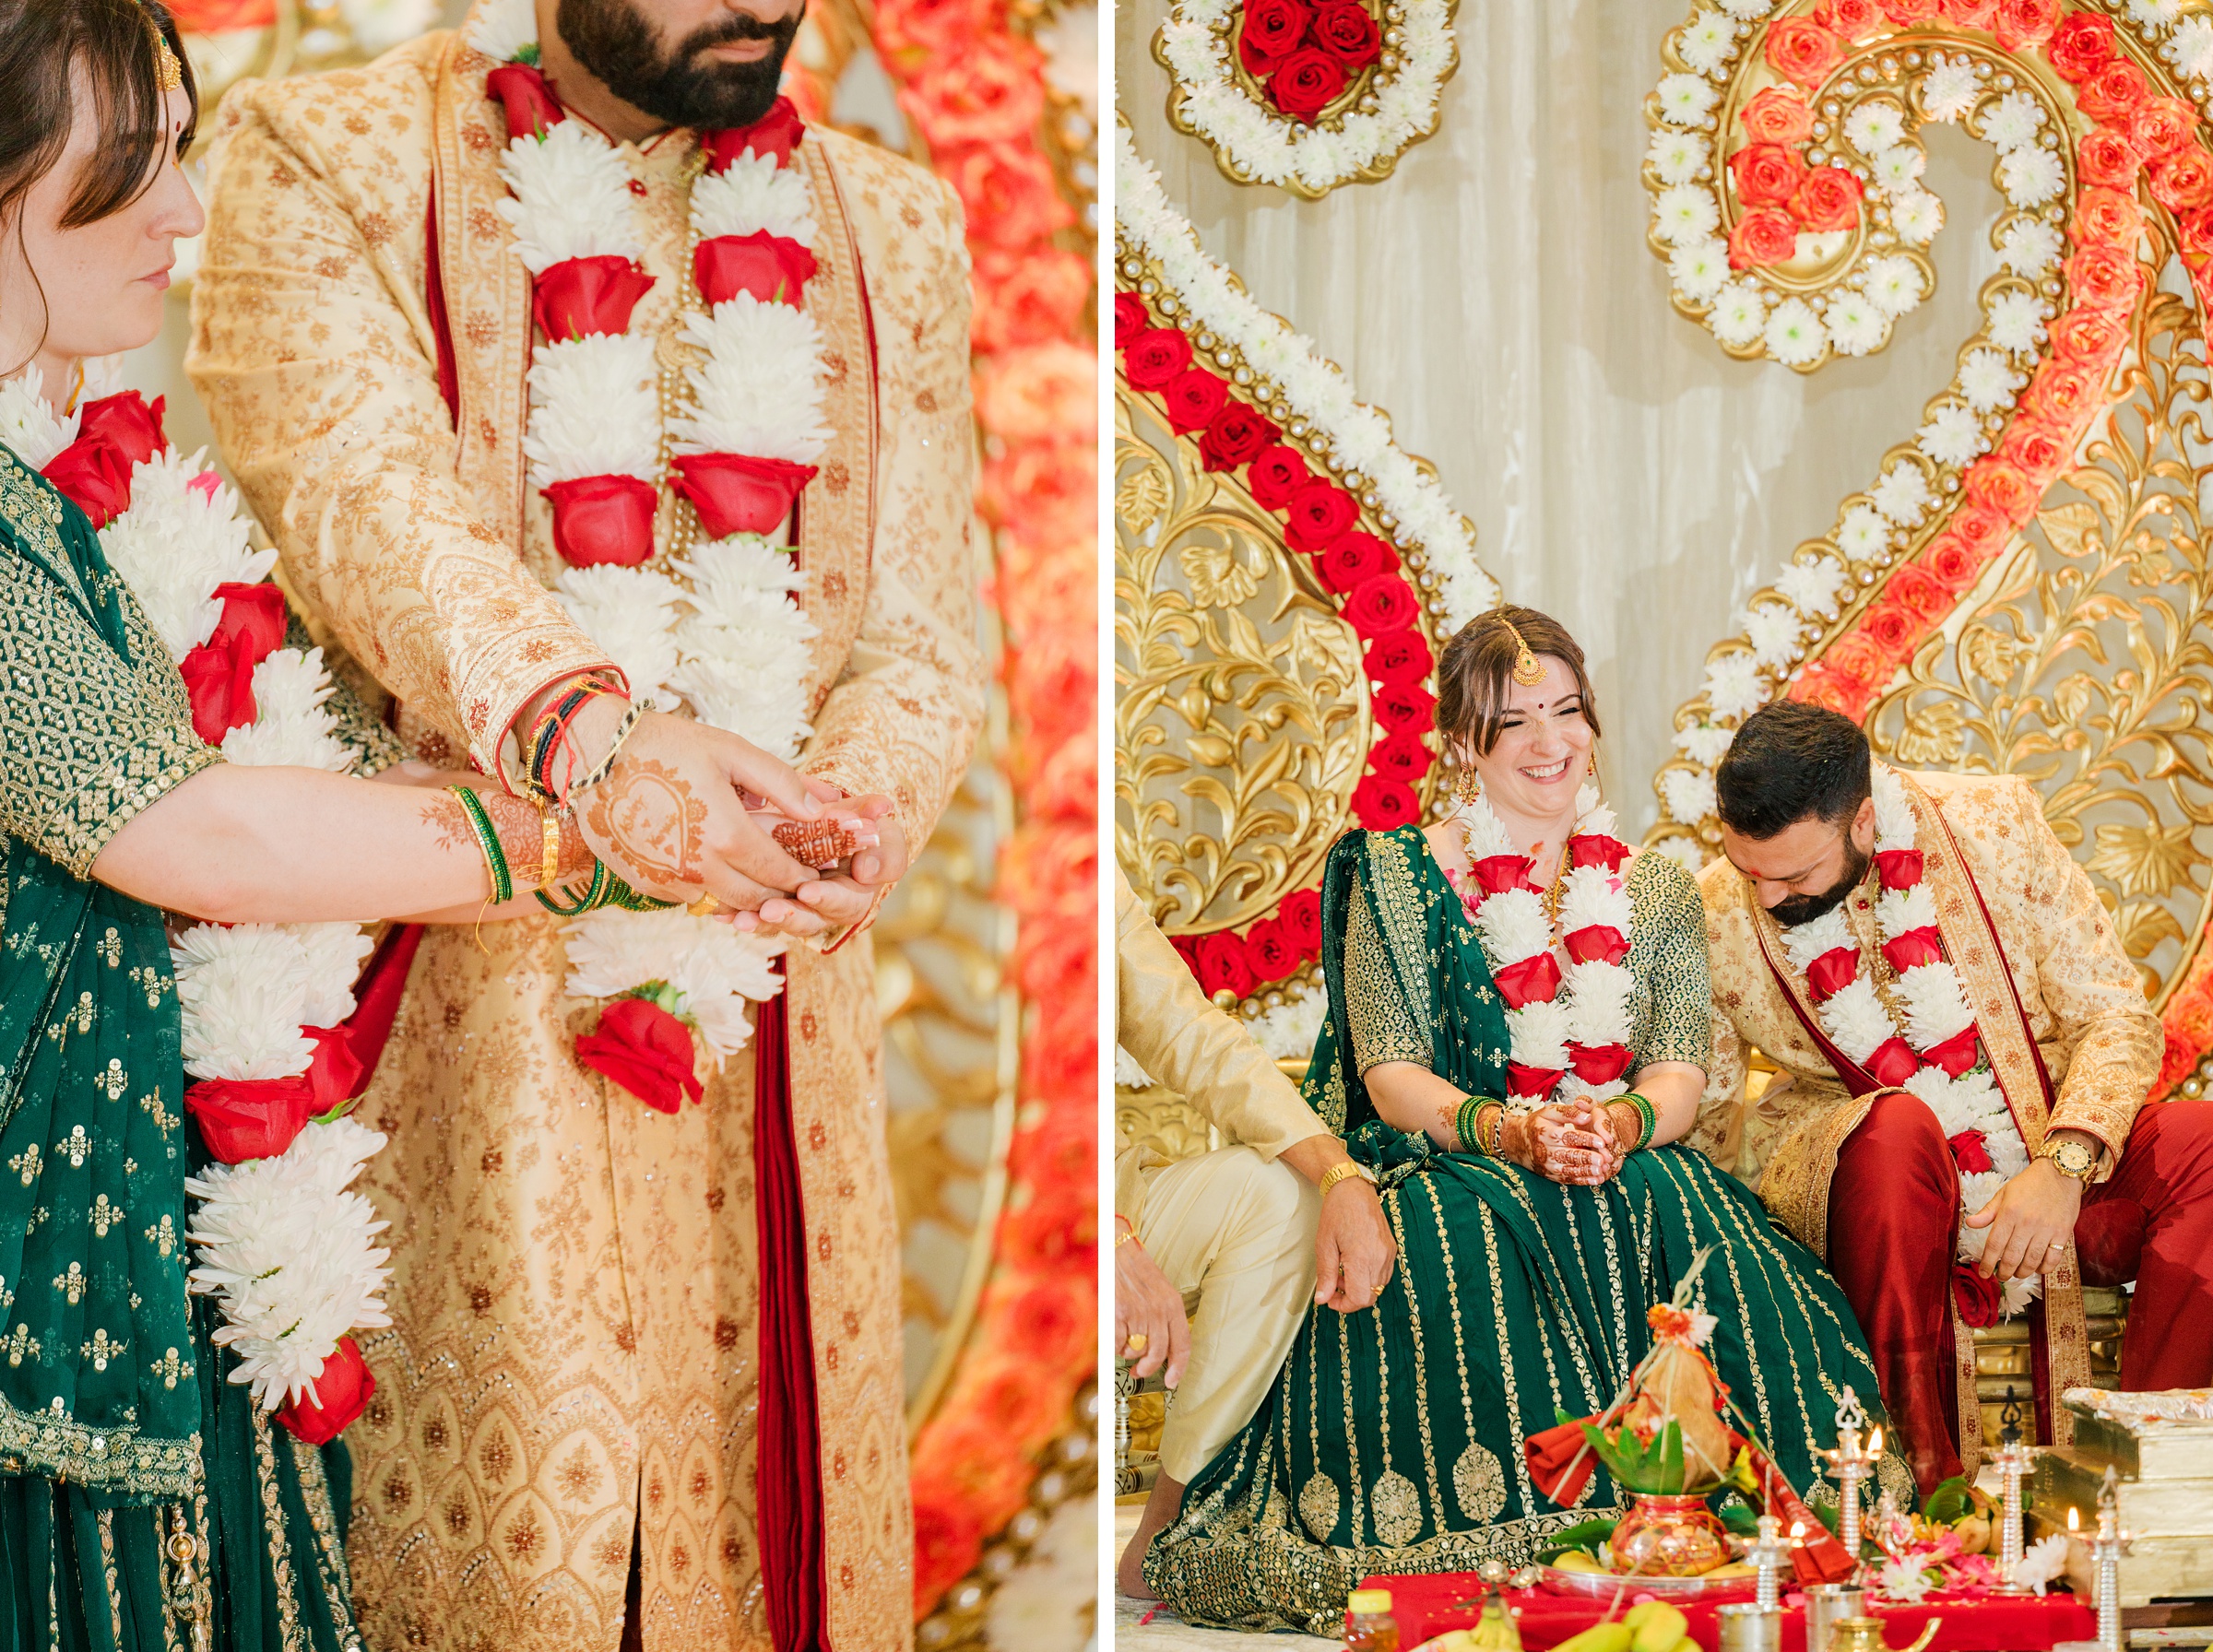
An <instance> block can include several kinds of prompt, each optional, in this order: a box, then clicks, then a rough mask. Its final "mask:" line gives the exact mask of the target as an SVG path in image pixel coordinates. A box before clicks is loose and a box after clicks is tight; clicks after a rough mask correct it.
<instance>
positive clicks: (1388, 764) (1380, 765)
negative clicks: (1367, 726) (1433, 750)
mask: <svg viewBox="0 0 2213 1652" xmlns="http://www.w3.org/2000/svg"><path fill="white" fill-rule="evenodd" d="M1432 761H1435V760H1434V759H1433V758H1432V756H1431V754H1430V750H1429V748H1428V747H1426V746H1425V745H1423V744H1422V737H1421V736H1420V735H1418V734H1414V733H1413V732H1411V731H1408V732H1405V733H1402V734H1394V735H1392V736H1391V737H1390V738H1389V739H1386V740H1379V741H1378V742H1377V743H1376V744H1375V745H1374V746H1371V747H1370V748H1369V749H1368V753H1367V766H1368V767H1369V768H1370V769H1372V770H1374V771H1375V772H1376V773H1379V774H1388V775H1390V776H1391V778H1392V779H1393V780H1407V781H1413V780H1419V779H1420V778H1421V777H1422V776H1423V775H1425V774H1426V773H1429V765H1430V763H1431V762H1432Z"/></svg>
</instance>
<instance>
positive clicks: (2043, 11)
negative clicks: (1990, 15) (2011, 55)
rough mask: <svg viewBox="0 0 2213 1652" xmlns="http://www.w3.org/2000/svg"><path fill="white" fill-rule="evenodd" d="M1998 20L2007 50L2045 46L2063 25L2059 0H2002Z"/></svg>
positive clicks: (1998, 26)
mask: <svg viewBox="0 0 2213 1652" xmlns="http://www.w3.org/2000/svg"><path fill="white" fill-rule="evenodd" d="M1994 23H1995V26H1996V29H1997V36H1998V44H1999V45H2001V46H2003V47H2005V48H2006V51H2008V52H2018V51H2020V50H2022V49H2023V48H2024V47H2027V46H2041V45H2042V44H2043V43H2044V42H2045V41H2048V40H2050V39H2051V38H2052V31H2053V29H2056V28H2058V27H2059V0H1998V5H1997V11H1996V15H1995V17H1994Z"/></svg>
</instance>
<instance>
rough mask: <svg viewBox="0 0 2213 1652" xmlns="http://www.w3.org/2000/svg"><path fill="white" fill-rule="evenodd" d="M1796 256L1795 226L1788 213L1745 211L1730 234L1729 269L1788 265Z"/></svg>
mask: <svg viewBox="0 0 2213 1652" xmlns="http://www.w3.org/2000/svg"><path fill="white" fill-rule="evenodd" d="M1797 254H1798V223H1797V220H1796V219H1794V218H1792V217H1791V215H1790V214H1789V213H1787V212H1783V211H1781V210H1779V209H1778V208H1776V207H1761V208H1760V209H1759V210H1758V211H1757V212H1747V213H1746V214H1745V216H1744V217H1742V218H1738V219H1737V220H1736V228H1735V229H1734V230H1730V231H1729V267H1730V268H1731V269H1758V268H1760V267H1762V266H1766V265H1770V264H1787V263H1788V262H1789V261H1790V260H1791V259H1793V258H1794V257H1796V256H1797Z"/></svg>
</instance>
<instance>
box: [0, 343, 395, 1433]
mask: <svg viewBox="0 0 2213 1652" xmlns="http://www.w3.org/2000/svg"><path fill="white" fill-rule="evenodd" d="M95 376H96V375H94V374H90V373H89V374H88V379H89V380H92V379H94V378H95ZM108 388H109V387H108V386H107V385H105V384H101V385H99V386H98V387H95V385H94V384H92V383H88V385H87V388H86V391H85V394H84V397H83V398H82V399H84V400H96V399H98V398H99V397H100V396H101V395H104V394H107V393H108ZM80 405H81V404H80ZM78 417H79V415H78V413H77V410H75V409H73V410H72V411H71V412H70V413H68V414H67V415H65V416H64V417H61V418H56V417H54V416H53V413H52V412H51V411H50V410H49V409H48V408H47V407H46V405H45V402H44V401H43V399H42V398H41V381H40V377H39V372H38V370H37V368H36V367H32V368H30V369H27V370H26V371H25V372H23V373H21V374H18V376H17V377H16V378H14V379H12V380H10V381H9V382H8V383H7V384H5V385H0V437H5V439H6V440H7V441H8V443H9V444H10V445H11V446H15V447H16V448H17V451H18V453H20V454H22V455H23V457H24V458H25V459H27V460H29V461H30V462H31V463H33V464H37V465H41V466H43V465H44V464H46V463H48V462H49V461H51V460H52V459H53V457H54V455H55V454H59V453H60V452H62V450H63V449H64V448H65V447H67V446H68V445H69V443H71V442H72V441H74V440H75V439H76V436H77V421H78ZM130 501H131V502H130V508H129V509H128V510H126V511H124V512H122V513H118V514H117V515H116V516H115V517H114V519H113V520H112V521H111V522H110V523H109V524H108V525H107V526H105V527H103V528H101V530H100V543H101V550H102V551H104V552H105V553H106V555H107V559H108V563H109V566H111V567H112V568H113V569H114V571H115V572H116V573H117V574H118V575H119V576H121V577H122V578H123V579H124V581H125V582H126V583H127V584H129V585H130V587H131V589H132V592H133V593H134V594H135V595H136V597H137V599H138V604H139V607H140V608H142V609H143V610H144V611H145V613H146V617H147V619H148V622H149V623H150V624H151V625H152V627H153V629H154V631H155V634H156V635H158V636H159V637H160V639H161V643H162V646H164V647H165V648H167V649H168V650H169V652H170V654H171V655H172V656H173V657H174V658H175V659H176V660H177V661H178V662H179V663H182V662H183V658H184V656H185V655H188V654H190V653H191V652H192V651H193V650H194V649H195V648H197V647H199V646H200V645H201V644H202V643H206V642H207V641H208V639H209V638H210V637H212V636H213V635H214V633H215V630H216V626H217V624H218V623H219V621H220V619H222V614H223V607H222V604H221V603H220V602H219V600H218V599H217V597H216V595H215V593H216V587H217V586H219V585H222V584H246V585H254V584H261V583H262V582H263V581H264V580H265V579H266V578H267V576H268V572H269V570H270V569H271V567H273V566H274V565H275V563H276V560H277V553H276V552H275V551H274V550H256V549H254V548H253V545H252V544H251V542H250V540H249V538H248V534H247V524H246V518H245V515H244V513H243V511H242V510H241V508H240V504H239V500H238V496H237V495H236V494H235V493H233V492H232V491H231V490H230V489H228V488H226V487H224V486H223V484H222V478H220V477H219V475H218V474H217V472H216V471H215V470H214V468H213V467H212V466H207V465H205V464H203V463H202V455H200V454H195V455H194V456H193V457H191V458H189V459H187V458H183V457H180V456H179V454H177V452H176V450H175V448H174V447H169V448H165V449H164V450H163V451H161V452H160V453H158V454H154V455H153V457H151V458H150V459H147V460H144V461H142V462H141V463H139V464H138V465H136V466H134V467H133V469H132V472H131V491H130ZM253 687H254V709H255V713H256V715H255V718H254V721H253V722H252V723H250V724H243V725H241V726H238V727H235V728H232V729H231V731H230V732H229V733H228V734H227V735H226V736H225V737H224V738H223V742H222V752H223V756H224V757H225V758H226V759H227V760H228V761H231V762H236V763H247V764H272V763H281V764H291V765H298V766H302V767H307V768H314V769H325V770H328V771H329V772H331V773H341V774H342V773H348V772H349V771H350V770H351V768H352V767H353V758H352V754H351V753H350V752H349V749H347V748H346V746H345V745H343V744H342V743H341V742H340V741H339V740H338V739H337V737H336V733H335V730H336V728H337V719H336V718H335V717H333V716H332V715H331V714H330V713H329V712H327V711H325V709H324V702H325V700H327V699H328V698H329V697H330V694H331V688H332V685H331V680H330V675H329V673H328V672H327V671H325V669H324V666H323V651H322V650H321V649H319V648H311V649H308V650H306V651H304V652H302V650H299V649H296V648H279V649H278V650H276V651H275V652H274V653H272V654H270V655H266V657H264V658H263V659H262V660H261V662H260V663H259V664H258V665H256V666H255V667H254V678H253ZM370 949H371V943H370V940H369V938H368V936H367V935H366V934H365V933H363V931H362V929H361V926H360V925H358V924H231V925H222V924H197V925H195V926H192V927H191V928H189V929H187V930H185V931H184V932H183V934H182V935H180V936H178V937H177V938H176V940H175V942H174V943H173V944H172V948H171V958H172V962H173V963H174V966H175V969H176V988H177V1002H178V1006H179V1008H180V1010H181V1012H182V1013H181V1021H182V1032H183V1060H184V1070H185V1071H186V1072H188V1073H190V1074H191V1075H192V1076H193V1077H195V1078H198V1079H227V1080H268V1079H288V1078H293V1077H296V1076H298V1075H300V1074H302V1073H305V1072H306V1071H307V1070H308V1068H309V1067H310V1066H311V1065H312V1063H313V1061H314V1055H315V1050H316V1044H315V1042H314V1040H313V1039H311V1038H309V1037H308V1036H307V1034H306V1032H305V1031H304V1029H307V1028H336V1027H337V1026H340V1025H341V1024H343V1023H344V1021H346V1019H347V1018H348V1017H349V1016H350V1015H351V1014H352V1013H353V1011H354V999H353V983H354V980H355V977H356V976H357V975H358V974H359V973H360V971H361V963H362V961H363V960H364V959H366V958H367V957H368V955H369V952H370ZM384 1144H385V1138H384V1137H382V1136H381V1135H378V1134H377V1133H376V1132H375V1131H373V1130H370V1129H367V1128H364V1127H362V1126H361V1125H360V1124H359V1123H356V1122H355V1121H353V1120H351V1119H348V1118H339V1119H337V1120H335V1121H333V1122H332V1123H329V1124H315V1123H312V1122H311V1123H310V1124H309V1125H308V1126H307V1127H305V1128H304V1129H303V1130H302V1131H301V1133H300V1135H299V1136H298V1137H297V1138H296V1139H294V1140H293V1142H292V1144H291V1146H290V1147H289V1148H288V1149H287V1150H285V1151H284V1152H283V1153H282V1154H280V1155H278V1157H276V1158H271V1159H254V1160H249V1161H247V1162H244V1163H243V1164H236V1165H227V1164H217V1165H212V1166H210V1167H209V1168H208V1170H207V1174H205V1175H201V1176H195V1177H192V1178H189V1179H188V1180H187V1181H186V1182H185V1184H184V1189H185V1191H186V1192H187V1193H190V1194H191V1195H192V1196H193V1197H194V1198H198V1199H200V1200H201V1201H202V1203H201V1204H200V1206H199V1207H198V1208H197V1209H195V1212H194V1216H193V1225H192V1226H191V1228H190V1229H189V1230H188V1231H187V1233H186V1234H185V1237H186V1239H187V1240H188V1241H189V1242H190V1243H191V1244H192V1245H193V1246H194V1247H195V1251H196V1253H197V1256H198V1258H199V1264H200V1265H199V1266H198V1267H196V1268H194V1269H193V1270H192V1274H191V1280H190V1289H191V1290H192V1291H193V1292H195V1293H198V1294H202V1295H212V1296H214V1297H216V1298H217V1299H218V1303H219V1306H220V1307H221V1309H222V1315H223V1321H224V1323H223V1324H222V1325H221V1326H219V1327H218V1328H217V1329H216V1331H215V1333H214V1339H215V1341H216V1342H217V1343H219V1344H220V1345H224V1346H228V1347H230V1348H231V1350H232V1351H234V1352H235V1353H236V1354H237V1355H238V1357H239V1363H238V1365H237V1367H236V1368H235V1369H234V1370H232V1372H231V1381H232V1382H234V1383H239V1384H243V1385H246V1386H250V1387H251V1388H252V1390H253V1395H254V1402H255V1403H256V1404H257V1405H258V1406H260V1408H261V1409H262V1410H265V1411H274V1410H279V1409H281V1408H282V1407H283V1406H285V1405H286V1404H287V1403H289V1402H293V1401H297V1400H299V1399H300V1398H302V1397H303V1396H306V1397H314V1394H315V1379H316V1377H317V1376H318V1375H320V1373H321V1372H322V1370H323V1366H324V1363H325V1361H326V1360H328V1359H329V1358H330V1356H331V1355H332V1354H333V1353H334V1352H336V1351H337V1345H338V1339H340V1338H342V1337H344V1336H345V1335H347V1334H348V1333H349V1332H350V1331H355V1330H368V1329H373V1328H375V1327H381V1326H385V1325H388V1324H390V1323H391V1321H390V1320H389V1319H388V1318H387V1317H386V1316H385V1309H384V1295H383V1290H384V1283H385V1280H387V1279H388V1278H389V1277H390V1269H388V1268H385V1266H384V1264H385V1260H386V1258H387V1257H388V1256H389V1254H390V1253H389V1252H387V1251H385V1250H384V1249H382V1248H380V1247H378V1246H377V1245H375V1244H374V1243H373V1241H374V1238H375V1235H376V1234H377V1233H379V1232H381V1231H382V1230H383V1228H384V1226H385V1223H383V1222H382V1221H377V1220H376V1213H375V1211H374V1209H373V1208H372V1207H371V1206H370V1204H369V1201H368V1200H367V1199H365V1198H362V1197H361V1195H360V1194H358V1193H354V1192H351V1191H349V1186H350V1184H351V1183H352V1182H353V1180H354V1178H355V1177H356V1176H357V1175H358V1174H360V1172H361V1166H362V1165H363V1164H364V1163H365V1162H367V1161H368V1160H369V1158H370V1157H371V1156H372V1155H373V1154H374V1153H375V1152H376V1151H377V1150H378V1149H379V1148H381V1147H383V1146H384Z"/></svg>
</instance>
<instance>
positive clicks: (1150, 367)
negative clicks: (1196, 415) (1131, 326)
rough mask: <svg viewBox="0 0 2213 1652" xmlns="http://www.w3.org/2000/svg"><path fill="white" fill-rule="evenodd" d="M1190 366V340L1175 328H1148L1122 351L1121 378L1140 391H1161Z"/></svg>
mask: <svg viewBox="0 0 2213 1652" xmlns="http://www.w3.org/2000/svg"><path fill="white" fill-rule="evenodd" d="M1190 364H1191V341H1190V340H1189V339H1188V338H1186V337H1185V336H1183V335H1182V334H1181V333H1178V331H1177V330H1176V329H1175V328H1174V327H1147V328H1146V329H1145V330H1144V331H1143V332H1142V333H1140V334H1139V335H1138V336H1136V337H1135V338H1133V339H1131V340H1130V344H1129V347H1128V348H1125V349H1124V350H1123V351H1122V377H1124V378H1126V379H1128V380H1129V381H1130V384H1131V385H1132V386H1133V387H1135V388H1136V389H1139V390H1160V389H1164V388H1166V385H1167V383H1168V381H1169V380H1170V379H1172V378H1174V377H1175V376H1176V375H1177V374H1178V373H1179V372H1182V371H1183V370H1184V369H1185V368H1187V367H1189V365H1190Z"/></svg>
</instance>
